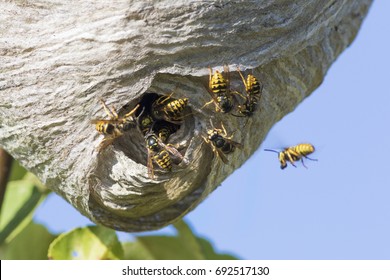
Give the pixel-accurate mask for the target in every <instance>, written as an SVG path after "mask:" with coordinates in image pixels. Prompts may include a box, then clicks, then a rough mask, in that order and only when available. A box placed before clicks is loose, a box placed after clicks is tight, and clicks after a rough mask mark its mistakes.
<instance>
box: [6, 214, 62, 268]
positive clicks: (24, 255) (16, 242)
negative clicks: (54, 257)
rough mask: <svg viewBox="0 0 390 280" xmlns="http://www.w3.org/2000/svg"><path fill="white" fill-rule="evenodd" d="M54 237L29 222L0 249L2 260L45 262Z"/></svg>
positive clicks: (41, 227) (42, 228)
mask: <svg viewBox="0 0 390 280" xmlns="http://www.w3.org/2000/svg"><path fill="white" fill-rule="evenodd" d="M54 238H55V235H52V234H50V233H49V231H48V230H47V229H46V228H45V227H44V226H42V225H39V224H35V223H34V222H30V223H29V224H28V225H27V226H26V227H25V228H24V229H23V230H22V231H21V232H20V233H19V234H18V235H17V236H15V238H13V239H12V241H11V242H9V243H6V244H3V245H2V246H1V247H0V258H1V259H2V260H47V250H48V248H49V245H50V243H51V242H52V241H53V240H54Z"/></svg>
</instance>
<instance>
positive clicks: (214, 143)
mask: <svg viewBox="0 0 390 280" xmlns="http://www.w3.org/2000/svg"><path fill="white" fill-rule="evenodd" d="M202 137H203V139H204V141H205V142H206V143H208V144H210V145H211V147H212V149H213V152H214V153H215V154H216V155H217V156H218V157H219V158H220V159H221V160H222V161H223V162H224V163H225V164H227V163H228V162H229V161H228V159H227V158H226V156H225V154H230V153H232V152H233V151H234V150H235V148H239V149H241V148H242V145H241V144H240V143H237V142H235V141H233V140H231V139H232V137H233V135H231V136H229V137H228V135H227V132H226V129H225V127H224V126H223V124H222V123H221V128H215V127H214V126H213V128H212V129H209V130H208V131H207V137H204V136H202Z"/></svg>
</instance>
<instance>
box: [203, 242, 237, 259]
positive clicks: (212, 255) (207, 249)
mask: <svg viewBox="0 0 390 280" xmlns="http://www.w3.org/2000/svg"><path fill="white" fill-rule="evenodd" d="M198 242H199V244H200V246H201V247H202V251H203V254H204V255H205V258H206V260H238V258H237V257H235V256H232V255H229V254H218V253H216V252H215V251H214V248H213V246H212V245H211V243H210V242H209V241H208V240H207V239H204V238H198Z"/></svg>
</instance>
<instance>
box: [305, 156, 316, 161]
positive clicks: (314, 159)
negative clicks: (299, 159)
mask: <svg viewBox="0 0 390 280" xmlns="http://www.w3.org/2000/svg"><path fill="white" fill-rule="evenodd" d="M305 158H307V159H309V160H313V161H318V159H316V158H309V157H307V156H305Z"/></svg>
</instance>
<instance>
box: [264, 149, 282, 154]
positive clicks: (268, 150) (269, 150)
mask: <svg viewBox="0 0 390 280" xmlns="http://www.w3.org/2000/svg"><path fill="white" fill-rule="evenodd" d="M264 151H267V152H274V153H277V154H279V152H278V151H275V150H271V149H264Z"/></svg>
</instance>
